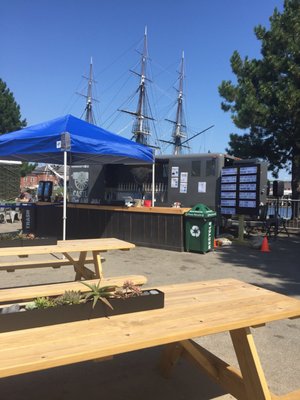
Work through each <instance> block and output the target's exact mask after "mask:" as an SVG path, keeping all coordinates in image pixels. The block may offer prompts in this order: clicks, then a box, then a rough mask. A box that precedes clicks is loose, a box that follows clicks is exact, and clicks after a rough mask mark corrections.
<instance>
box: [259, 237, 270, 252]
mask: <svg viewBox="0 0 300 400" xmlns="http://www.w3.org/2000/svg"><path fill="white" fill-rule="evenodd" d="M260 251H262V252H264V253H269V252H270V247H269V243H268V238H267V236H265V237H264V239H263V241H262V244H261V248H260Z"/></svg>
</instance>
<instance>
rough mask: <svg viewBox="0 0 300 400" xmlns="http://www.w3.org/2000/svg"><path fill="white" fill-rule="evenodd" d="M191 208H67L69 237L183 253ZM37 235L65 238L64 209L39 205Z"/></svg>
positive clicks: (73, 205) (68, 206)
mask: <svg viewBox="0 0 300 400" xmlns="http://www.w3.org/2000/svg"><path fill="white" fill-rule="evenodd" d="M187 211H189V208H175V207H122V206H108V205H97V204H77V203H69V204H68V205H67V238H68V239H88V238H107V237H115V238H117V239H121V240H125V241H128V242H131V243H134V244H135V245H137V246H144V247H153V248H159V249H166V250H175V251H184V232H185V231H184V229H185V227H184V214H185V213H186V212H187ZM36 234H37V235H38V236H47V235H48V236H53V235H56V236H57V237H58V238H61V237H62V206H53V205H51V204H49V203H48V204H45V203H37V207H36Z"/></svg>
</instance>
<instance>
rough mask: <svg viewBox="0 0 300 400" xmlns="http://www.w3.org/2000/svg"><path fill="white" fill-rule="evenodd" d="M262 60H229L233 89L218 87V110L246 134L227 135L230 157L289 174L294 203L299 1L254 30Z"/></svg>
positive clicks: (299, 147)
mask: <svg viewBox="0 0 300 400" xmlns="http://www.w3.org/2000/svg"><path fill="white" fill-rule="evenodd" d="M254 32H255V35H256V37H257V39H258V40H259V41H260V42H261V58H260V59H249V58H248V57H245V58H244V59H242V58H241V56H240V54H239V53H238V52H237V51H235V52H234V53H233V55H232V57H231V59H230V62H231V67H232V71H233V73H234V74H235V76H236V80H237V81H236V83H233V82H232V81H223V82H222V83H221V85H220V86H219V93H220V95H221V97H223V99H224V101H223V102H222V103H221V107H222V109H223V110H224V111H225V112H230V113H231V117H232V120H233V122H234V124H235V125H236V126H237V127H238V128H240V129H244V130H246V129H247V133H245V134H243V135H238V134H236V133H232V134H231V135H230V141H229V148H228V149H227V151H228V152H229V154H234V155H235V156H238V157H243V158H249V157H258V158H261V159H265V160H267V161H268V162H269V165H270V170H272V171H273V174H274V176H278V172H279V170H280V169H282V168H285V169H287V170H289V171H290V172H291V173H292V190H293V197H294V198H300V0H285V1H284V9H283V12H282V13H280V12H279V11H278V10H277V9H275V10H274V13H273V15H272V16H271V17H270V29H269V30H268V29H266V28H265V27H263V26H261V25H259V26H257V27H255V29H254Z"/></svg>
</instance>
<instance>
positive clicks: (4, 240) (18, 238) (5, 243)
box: [0, 232, 57, 247]
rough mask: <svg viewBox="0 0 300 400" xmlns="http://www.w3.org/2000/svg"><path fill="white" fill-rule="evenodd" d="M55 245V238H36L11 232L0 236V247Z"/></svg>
mask: <svg viewBox="0 0 300 400" xmlns="http://www.w3.org/2000/svg"><path fill="white" fill-rule="evenodd" d="M54 244H57V238H54V237H37V236H35V235H34V234H33V233H27V234H25V233H22V232H17V233H16V232H12V233H3V234H1V235H0V247H22V246H47V245H54Z"/></svg>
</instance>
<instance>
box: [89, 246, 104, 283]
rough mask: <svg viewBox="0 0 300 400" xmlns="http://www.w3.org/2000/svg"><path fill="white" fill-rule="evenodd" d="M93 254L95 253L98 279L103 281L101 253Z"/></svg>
mask: <svg viewBox="0 0 300 400" xmlns="http://www.w3.org/2000/svg"><path fill="white" fill-rule="evenodd" d="M92 253H93V259H94V267H95V274H96V278H99V279H102V278H103V272H102V262H101V256H100V253H99V251H93V252H92Z"/></svg>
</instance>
